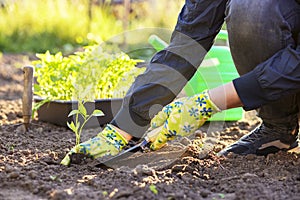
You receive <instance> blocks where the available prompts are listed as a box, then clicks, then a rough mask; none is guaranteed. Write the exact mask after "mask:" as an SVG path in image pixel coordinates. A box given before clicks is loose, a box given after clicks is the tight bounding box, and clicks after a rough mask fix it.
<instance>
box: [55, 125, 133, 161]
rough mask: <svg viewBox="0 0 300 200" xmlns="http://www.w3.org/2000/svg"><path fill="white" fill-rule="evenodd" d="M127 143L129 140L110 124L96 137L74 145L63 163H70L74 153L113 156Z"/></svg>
mask: <svg viewBox="0 0 300 200" xmlns="http://www.w3.org/2000/svg"><path fill="white" fill-rule="evenodd" d="M126 144H128V142H127V140H126V139H125V138H124V137H123V136H122V135H121V134H120V133H118V131H117V130H116V129H115V128H114V127H113V126H112V125H110V124H108V125H107V126H106V127H105V128H104V129H103V131H102V132H100V133H99V134H98V135H97V136H96V137H94V138H92V139H90V140H88V141H86V142H83V143H81V144H79V145H77V146H75V147H73V148H72V149H71V151H70V152H69V153H68V154H67V155H66V156H65V158H64V159H63V160H62V161H61V164H62V165H69V164H70V162H71V160H70V155H72V154H73V153H81V154H85V155H87V156H88V157H91V158H99V157H103V156H107V155H112V156H113V155H116V154H118V153H119V152H120V151H121V150H122V148H123V147H124V146H126Z"/></svg>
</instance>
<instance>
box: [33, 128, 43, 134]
mask: <svg viewBox="0 0 300 200" xmlns="http://www.w3.org/2000/svg"><path fill="white" fill-rule="evenodd" d="M35 131H36V133H37V134H42V133H43V131H44V129H43V128H42V127H39V128H37V129H36V130H35Z"/></svg>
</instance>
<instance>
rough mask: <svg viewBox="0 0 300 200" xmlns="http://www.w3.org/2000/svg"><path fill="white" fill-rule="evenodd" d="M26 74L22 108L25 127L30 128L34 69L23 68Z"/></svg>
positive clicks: (29, 67)
mask: <svg viewBox="0 0 300 200" xmlns="http://www.w3.org/2000/svg"><path fill="white" fill-rule="evenodd" d="M23 72H24V90H23V97H22V106H23V110H22V111H23V120H24V125H25V127H26V128H28V125H29V123H30V118H31V114H32V97H33V92H32V81H33V67H31V66H26V67H24V68H23Z"/></svg>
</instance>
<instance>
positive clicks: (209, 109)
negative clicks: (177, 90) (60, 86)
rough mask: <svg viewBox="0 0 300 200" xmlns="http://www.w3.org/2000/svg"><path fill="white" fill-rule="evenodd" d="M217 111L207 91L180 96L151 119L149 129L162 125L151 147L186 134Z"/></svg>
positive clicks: (154, 147)
mask: <svg viewBox="0 0 300 200" xmlns="http://www.w3.org/2000/svg"><path fill="white" fill-rule="evenodd" d="M218 111H220V109H219V108H218V107H217V106H216V105H215V104H214V103H213V102H212V101H211V100H210V98H209V95H208V93H207V91H204V92H202V93H200V94H196V95H194V96H192V97H183V98H180V99H178V100H176V101H174V102H172V103H170V104H168V105H166V106H165V107H164V108H163V110H162V111H160V112H159V113H158V114H157V115H156V116H155V117H154V118H153V119H152V120H151V127H150V128H149V129H150V130H153V129H155V128H157V127H159V126H163V127H162V129H161V131H160V133H159V134H158V136H157V138H156V139H155V141H154V142H153V143H152V144H151V149H152V150H157V149H159V148H161V147H162V146H164V145H165V144H166V142H167V141H168V140H172V139H174V138H175V137H176V136H188V135H189V134H191V133H193V132H194V131H195V130H197V129H198V128H199V127H201V126H202V125H203V124H204V122H205V121H206V120H208V119H209V118H210V117H211V116H212V115H213V114H214V113H216V112H218Z"/></svg>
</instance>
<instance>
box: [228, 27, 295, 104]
mask: <svg viewBox="0 0 300 200" xmlns="http://www.w3.org/2000/svg"><path fill="white" fill-rule="evenodd" d="M297 43H298V44H297ZM233 84H234V87H235V89H236V91H237V94H238V96H239V98H240V100H241V102H242V104H243V105H244V109H245V110H251V109H255V108H258V107H260V106H261V105H264V104H266V103H268V102H271V101H275V100H278V99H280V98H281V97H282V96H285V95H288V94H292V93H297V92H299V91H300V33H299V34H298V41H297V42H296V41H295V45H289V46H288V47H287V48H285V49H282V50H281V51H279V52H277V53H276V54H275V55H273V56H272V57H271V58H269V59H268V60H266V61H265V62H263V63H261V64H259V65H258V66H257V67H256V68H255V69H254V70H253V71H251V72H249V73H247V74H245V75H243V76H241V77H239V78H237V79H235V80H233Z"/></svg>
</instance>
